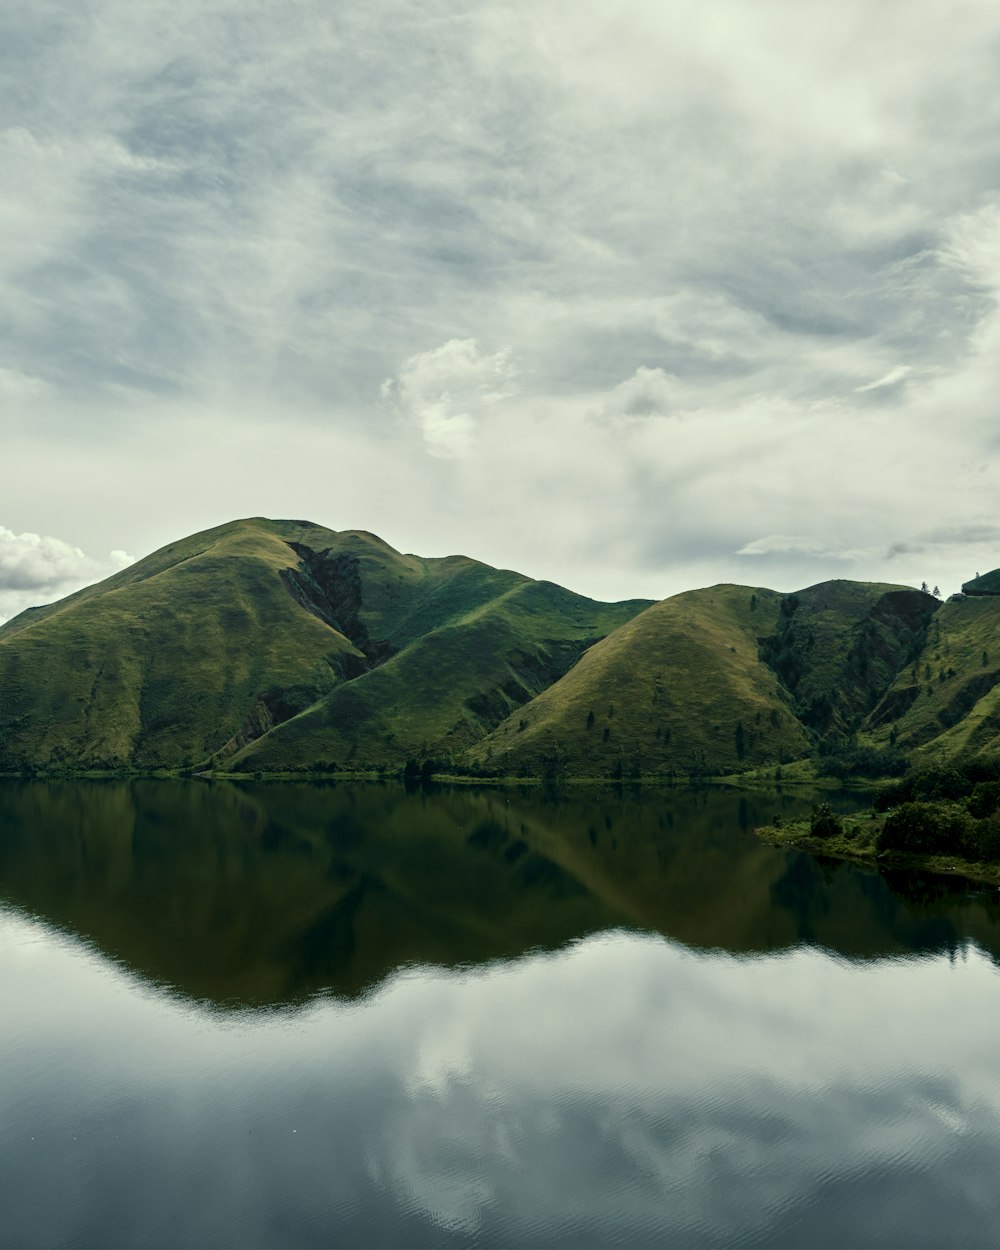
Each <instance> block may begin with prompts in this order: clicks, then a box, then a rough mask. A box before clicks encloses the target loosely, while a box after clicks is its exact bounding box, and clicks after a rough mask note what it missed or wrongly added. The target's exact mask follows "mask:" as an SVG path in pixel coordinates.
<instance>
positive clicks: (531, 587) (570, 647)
mask: <svg viewBox="0 0 1000 1250" xmlns="http://www.w3.org/2000/svg"><path fill="white" fill-rule="evenodd" d="M645 606H646V603H645V601H642V600H637V601H630V602H626V603H619V604H603V603H596V602H594V601H593V600H591V599H585V598H583V597H582V596H580V595H574V594H573V593H571V592H570V591H568V590H564V589H563V588H562V587H560V586H555V585H553V584H552V583H551V582H530V581H526V580H524V581H521V582H520V583H519V584H517V585H515V586H512V587H511V588H510V589H509V590H507V591H505V592H504V593H503V594H501V595H499V596H497V597H496V598H495V599H492V600H490V601H489V602H487V603H485V604H483V605H481V606H477V607H475V608H473V609H472V610H471V611H468V612H465V613H464V614H458V613H456V614H455V615H453V616H452V617H451V619H445V620H443V621H442V623H441V624H439V625H437V626H436V627H435V628H433V629H430V630H428V632H427V633H426V634H424V635H423V636H421V637H418V638H415V639H413V641H411V642H410V643H409V644H408V645H407V646H405V647H404V648H403V649H402V650H400V651H399V652H398V653H397V654H394V655H392V656H391V657H390V658H389V659H387V660H386V662H385V663H383V664H381V665H380V666H379V667H377V668H374V669H372V670H371V671H370V672H368V673H365V674H363V675H362V676H360V677H358V678H357V679H356V680H355V681H352V682H350V683H349V684H346V685H344V686H341V687H338V688H337V689H335V690H332V691H331V692H330V693H329V694H328V695H326V696H325V697H324V698H323V699H321V700H320V701H319V702H317V703H316V704H315V705H314V706H313V707H311V708H309V709H307V710H306V711H305V712H303V713H302V715H300V716H297V717H295V718H294V719H292V720H289V721H287V722H286V723H284V724H282V725H279V726H276V727H275V729H273V730H272V731H271V732H270V733H268V734H267V735H265V736H263V737H261V738H259V739H258V740H256V741H255V742H253V743H250V744H249V745H248V746H246V747H245V748H244V749H243V750H242V751H240V752H239V753H238V754H237V755H236V756H235V757H234V758H233V760H232V761H230V763H229V766H230V767H233V768H237V769H263V770H272V771H274V770H279V771H280V770H283V769H289V768H296V767H299V766H300V765H301V764H302V763H303V762H313V763H319V764H320V765H323V766H326V767H334V766H337V765H343V766H347V767H357V766H359V765H372V764H392V763H400V762H405V761H406V760H407V759H410V758H417V759H421V760H423V759H426V758H428V757H434V758H441V757H446V758H447V757H452V756H454V755H455V754H456V753H457V752H459V751H461V750H462V749H463V748H465V747H468V746H470V745H471V744H473V743H475V742H477V741H479V739H481V738H482V737H483V735H484V734H485V733H487V732H488V731H489V730H491V729H492V728H493V727H494V726H496V725H497V724H498V723H499V722H500V721H501V720H503V719H504V718H505V717H506V716H507V715H508V714H510V713H511V712H512V711H514V710H515V709H517V708H520V707H521V706H522V705H524V704H526V703H528V702H529V701H530V700H531V699H533V698H534V697H535V696H536V695H538V694H539V693H540V692H541V691H543V690H545V689H546V688H547V687H548V686H550V685H551V684H552V682H553V681H556V680H557V679H558V678H559V677H561V676H562V675H563V674H564V673H565V672H566V671H567V669H569V668H570V666H571V665H572V664H573V663H574V662H575V661H576V660H577V658H578V657H579V656H580V655H581V654H582V653H583V652H584V651H585V650H586V648H587V647H589V646H590V645H591V644H593V643H595V642H598V641H599V640H600V639H601V638H603V637H604V636H605V635H607V634H609V633H611V632H612V631H614V630H615V629H617V628H618V627H619V626H620V625H622V624H623V623H624V622H626V621H627V620H629V619H630V618H631V617H633V616H634V615H635V613H636V612H637V611H638V610H640V609H641V608H643V607H645ZM421 615H422V617H423V619H425V620H431V619H434V616H433V615H432V614H431V613H430V611H429V609H428V610H427V611H425V612H423V613H422V614H421ZM407 630H408V631H411V630H412V621H410V622H408V623H407ZM392 637H393V639H395V638H397V637H402V635H393V636H392Z"/></svg>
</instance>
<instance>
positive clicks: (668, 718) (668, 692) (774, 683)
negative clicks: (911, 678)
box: [473, 581, 938, 776]
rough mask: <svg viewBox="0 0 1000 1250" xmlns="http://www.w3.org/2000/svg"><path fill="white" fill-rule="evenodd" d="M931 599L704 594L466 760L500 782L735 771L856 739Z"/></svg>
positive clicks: (608, 648) (822, 591)
mask: <svg viewBox="0 0 1000 1250" xmlns="http://www.w3.org/2000/svg"><path fill="white" fill-rule="evenodd" d="M937 607H938V603H937V600H935V599H934V598H932V596H930V595H924V594H922V593H921V592H919V591H915V590H908V589H907V588H905V587H899V586H887V585H880V584H870V583H859V582H845V581H835V582H825V583H823V584H821V585H819V586H813V587H810V588H809V589H808V590H803V591H800V592H798V593H797V594H794V595H788V596H784V597H783V596H781V595H779V594H777V593H775V592H774V591H771V590H763V589H757V590H752V589H751V588H749V587H746V586H729V585H722V586H712V587H710V588H709V589H706V590H695V591H688V592H686V593H684V594H680V595H675V596H674V597H673V598H671V599H665V600H663V601H662V602H661V603H657V604H654V605H653V606H652V607H650V608H647V609H646V611H645V612H643V613H642V614H641V615H639V616H637V617H636V618H635V619H634V620H633V621H631V622H630V623H629V624H628V625H625V626H623V627H622V628H621V629H620V630H618V631H617V633H615V634H613V635H612V636H611V637H609V638H607V639H605V640H604V642H602V643H599V644H598V645H596V646H594V647H593V648H592V649H591V650H590V651H589V652H588V653H587V655H586V656H585V657H584V658H583V659H582V660H581V661H580V663H579V664H577V665H576V667H575V668H574V669H573V670H572V671H571V672H570V673H568V674H567V676H566V677H564V678H563V679H562V680H561V681H559V682H557V683H556V684H555V685H554V686H552V687H551V688H550V689H549V690H547V691H546V692H545V693H544V694H542V695H540V696H539V697H538V698H537V699H536V700H535V701H534V702H533V703H532V704H531V705H530V707H528V708H525V709H524V710H523V711H521V712H520V713H516V714H515V715H514V716H512V717H509V718H508V719H507V720H506V721H504V723H503V724H501V725H500V726H498V727H497V729H496V730H494V732H493V733H491V734H490V735H488V736H487V737H486V738H485V739H484V741H483V742H482V743H480V744H479V746H478V747H477V748H475V751H474V752H473V755H474V757H475V758H476V759H477V760H478V761H480V762H482V763H486V762H492V763H499V765H500V767H501V768H502V769H503V770H504V771H513V772H545V771H546V770H547V769H552V768H554V769H555V770H556V771H565V772H568V773H574V774H576V773H583V774H592V773H598V774H603V775H608V774H609V773H610V774H611V775H613V776H615V775H617V776H630V775H631V776H638V775H641V774H642V773H645V772H650V771H652V772H664V771H675V772H691V771H694V772H706V771H710V772H740V771H744V770H746V769H749V768H754V767H759V766H761V765H767V764H775V763H785V762H788V761H791V760H795V759H800V758H802V757H804V756H806V755H809V754H810V753H811V752H812V750H813V749H814V747H815V746H816V745H817V743H818V742H820V741H822V740H823V739H824V738H825V737H828V736H829V735H831V734H833V735H835V736H837V737H843V736H845V735H849V734H851V733H853V732H854V731H855V730H856V729H857V728H858V727H859V725H860V724H861V723H862V721H863V719H864V717H865V716H866V715H867V714H868V713H869V712H870V711H871V709H872V708H874V707H875V706H876V704H877V703H878V702H879V700H880V699H881V697H882V695H883V694H884V693H885V690H886V688H887V686H888V685H889V683H891V681H892V680H893V678H894V677H895V675H896V673H897V671H898V669H899V667H900V665H901V664H902V663H904V662H905V661H906V660H907V659H908V658H910V656H911V655H912V654H913V653H914V649H915V648H916V647H918V646H919V644H920V641H921V639H922V636H923V632H924V630H925V628H926V623H927V620H928V619H929V617H930V615H931V614H932V613H933V612H934V611H935V610H936V609H937Z"/></svg>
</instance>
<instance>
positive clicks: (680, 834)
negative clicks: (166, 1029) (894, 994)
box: [0, 781, 1000, 1006]
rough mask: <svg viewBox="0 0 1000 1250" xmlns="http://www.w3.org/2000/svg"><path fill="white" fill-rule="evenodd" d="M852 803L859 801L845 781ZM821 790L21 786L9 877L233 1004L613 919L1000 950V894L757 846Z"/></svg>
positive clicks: (878, 949)
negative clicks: (758, 830) (765, 830)
mask: <svg viewBox="0 0 1000 1250" xmlns="http://www.w3.org/2000/svg"><path fill="white" fill-rule="evenodd" d="M842 801H843V802H844V803H849V802H850V801H851V800H850V799H849V798H846V797H845V798H844V799H843V800H842ZM809 802H810V797H809V796H802V795H791V794H788V793H785V794H780V793H774V794H766V793H759V792H758V793H744V794H740V793H737V792H733V791H719V790H670V791H647V790H644V791H638V790H636V791H632V792H629V791H626V792H625V793H618V794H615V793H612V792H609V791H590V790H588V791H570V792H568V793H565V794H562V795H559V794H552V793H544V792H540V791H536V790H530V789H529V790H522V791H514V792H511V791H496V790H482V791H473V790H469V789H464V788H455V789H452V790H443V791H435V792H428V791H426V790H419V789H417V790H414V791H411V792H407V791H406V790H404V789H403V788H402V787H400V786H392V785H375V784H371V785H357V784H350V785H346V784H345V785H266V784H254V785H248V786H240V787H237V786H235V785H230V784H227V783H215V784H208V783H203V782H155V781H139V782H134V783H109V782H95V783H79V782H66V783H41V782H32V783H10V784H7V785H4V786H2V787H0V897H2V898H4V899H6V900H7V901H8V902H10V903H14V904H16V905H17V906H19V907H21V908H23V909H25V910H26V911H28V912H30V913H31V914H34V915H38V916H42V917H44V918H46V919H47V920H48V921H50V922H51V923H53V924H55V925H57V926H59V927H61V928H63V929H66V930H69V931H72V932H75V933H79V934H81V935H84V936H86V937H87V938H88V939H89V940H91V941H92V942H94V943H96V944H97V946H99V947H100V948H101V949H102V950H104V951H106V952H108V953H109V954H111V955H112V956H114V957H115V958H117V959H120V960H123V961H124V962H126V963H127V964H129V965H130V966H131V967H133V968H135V969H137V970H139V971H140V972H141V973H142V974H143V975H144V976H146V977H148V978H151V979H152V980H154V981H156V982H157V983H159V984H162V985H168V986H171V987H173V988H174V989H176V990H177V991H178V992H179V993H181V994H183V995H186V996H188V997H191V998H195V999H198V1000H208V1001H211V1002H214V1003H217V1004H221V1005H227V1006H238V1005H240V1004H272V1005H277V1004H282V1003H291V1002H302V1001H304V1000H306V999H308V998H311V997H313V996H314V995H316V994H318V993H323V992H330V993H334V994H336V995H339V996H352V995H356V994H358V993H360V992H362V991H364V990H366V989H368V988H370V987H372V986H374V985H376V984H378V982H379V981H380V980H382V979H383V978H384V977H385V976H386V975H388V974H390V973H392V972H393V970H395V969H396V968H399V967H401V966H406V965H408V964H436V965H441V966H445V967H453V966H456V965H466V964H480V963H484V962H488V961H490V960H495V959H499V958H511V957H516V956H518V955H521V954H523V953H524V952H526V951H530V950H534V949H539V948H540V949H556V948H558V947H560V946H562V945H564V944H565V943H566V942H568V941H571V940H573V939H576V938H579V937H581V936H584V935H586V934H589V933H594V932H598V931H602V930H606V929H611V928H629V929H643V930H653V931H656V932H659V933H661V934H664V935H666V936H668V937H670V938H673V939H676V940H678V941H680V942H682V943H684V944H685V945H688V946H691V947H698V948H713V949H722V950H726V951H730V952H734V953H750V952H765V951H774V950H782V949H788V948H794V947H796V946H798V945H801V944H809V945H818V946H823V947H826V948H828V949H830V950H833V951H836V952H838V953H839V954H842V955H844V956H847V957H851V958H874V957H879V956H885V955H891V954H900V953H905V952H933V951H951V952H954V951H956V950H958V949H960V948H961V947H962V945H963V943H964V942H966V941H967V940H968V939H969V938H973V939H975V940H976V941H977V942H978V943H979V944H980V945H981V946H982V947H983V948H984V949H985V950H987V951H989V952H991V953H994V954H995V953H996V952H998V951H1000V905H998V902H997V898H996V895H995V892H987V891H978V892H976V891H970V890H969V889H968V888H967V887H966V886H965V885H963V884H962V883H960V882H959V883H954V882H949V881H947V880H946V879H939V880H938V881H933V880H931V881H927V880H917V879H915V878H912V877H897V878H893V879H883V878H882V877H880V876H878V875H877V874H874V873H872V872H868V871H864V870H861V869H858V868H856V867H852V866H847V865H839V864H833V863H823V862H821V861H817V860H815V859H813V858H811V857H809V856H805V855H801V854H798V853H795V852H788V851H784V850H780V849H777V848H773V847H768V846H765V845H762V844H761V843H760V842H758V840H757V839H756V838H755V837H754V836H753V834H752V827H753V826H754V825H756V824H759V823H763V822H764V821H765V820H767V819H769V818H770V817H771V816H772V815H773V814H774V812H775V811H783V812H784V813H785V814H786V815H794V814H796V812H797V811H800V810H803V809H806V808H808V805H809Z"/></svg>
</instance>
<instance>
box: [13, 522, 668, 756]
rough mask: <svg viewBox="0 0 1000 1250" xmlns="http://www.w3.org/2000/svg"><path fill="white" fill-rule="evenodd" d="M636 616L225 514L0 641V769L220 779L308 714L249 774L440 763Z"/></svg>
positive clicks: (352, 540) (564, 594)
mask: <svg viewBox="0 0 1000 1250" xmlns="http://www.w3.org/2000/svg"><path fill="white" fill-rule="evenodd" d="M645 606H646V603H645V601H636V602H634V603H632V604H618V605H606V604H596V603H593V602H592V601H591V600H588V599H584V598H582V597H580V596H577V595H572V594H571V593H570V592H568V591H563V590H561V589H560V588H558V587H555V586H551V585H550V584H548V583H536V582H532V581H531V580H530V579H529V578H526V577H524V576H522V575H521V574H518V573H514V572H510V571H508V570H500V569H493V568H490V567H489V566H488V565H484V564H481V563H479V562H477V561H475V560H470V559H468V558H466V557H463V556H453V557H447V558H444V559H436V560H425V559H421V558H420V557H417V556H409V555H402V554H401V553H400V552H397V551H395V550H394V549H393V548H392V547H390V546H389V545H388V544H386V543H384V542H382V541H381V539H378V538H376V537H375V536H374V535H372V534H367V533H363V532H358V531H347V532H344V533H336V532H334V531H332V530H325V529H323V528H322V527H318V526H315V525H312V524H310V523H308V522H304V521H301V522H300V521H269V520H265V519H263V518H254V519H250V520H245V521H236V522H232V523H231V524H228V525H223V526H220V527H218V528H217V529H213V530H209V531H206V532H205V533H203V534H197V535H194V536H193V537H191V538H188V539H185V540H184V541H183V542H179V543H175V544H172V545H171V546H169V547H165V548H164V549H162V550H161V551H158V552H155V553H154V554H153V555H151V556H149V557H148V558H147V559H145V560H142V561H140V562H139V563H137V564H135V565H133V566H131V567H130V568H128V569H126V570H125V571H124V572H122V573H119V574H117V575H116V576H114V577H112V578H109V579H108V580H107V581H104V582H101V583H100V584H98V585H96V586H91V587H88V588H87V589H85V590H83V591H80V592H79V593H78V594H76V595H72V596H70V597H69V598H67V599H64V600H62V601H61V602H59V603H57V604H53V605H51V606H48V607H45V608H37V609H30V610H29V611H28V612H25V613H22V614H21V615H20V616H19V617H16V618H15V619H14V620H12V621H10V622H8V623H7V625H5V626H4V627H3V628H2V629H0V766H2V767H4V768H6V769H8V770H11V769H13V770H17V769H19V768H22V767H24V766H31V767H41V768H53V767H56V768H59V767H62V768H72V769H87V768H91V769H112V770H115V769H123V768H139V769H146V770H148V769H151V768H157V767H163V768H179V767H191V766H197V765H204V764H205V763H207V762H208V761H214V762H217V763H221V762H223V761H226V760H230V759H234V760H235V763H236V766H239V763H240V761H241V760H242V759H244V758H246V757H247V747H248V744H251V743H256V742H257V741H258V740H259V739H263V738H268V737H269V736H270V734H271V733H272V732H273V730H274V728H275V726H281V725H282V724H283V723H284V722H286V721H288V720H289V719H290V718H293V717H296V716H297V715H298V714H299V713H303V712H306V711H307V709H311V708H313V707H314V705H315V707H316V711H315V712H314V713H313V714H312V715H310V716H306V717H305V718H304V719H303V720H302V722H301V724H297V727H296V728H295V729H294V731H293V732H292V733H291V734H290V735H289V736H288V737H287V738H286V737H284V736H281V737H278V738H276V746H275V747H274V748H273V749H272V750H270V751H267V752H263V753H262V759H263V760H264V761H266V763H265V764H261V763H260V762H259V761H258V760H256V759H255V760H254V763H253V766H254V767H261V766H267V767H275V766H282V767H283V766H287V765H289V764H293V763H294V765H295V766H300V765H302V764H305V765H309V764H311V763H315V762H316V761H324V760H330V759H331V758H332V759H333V760H335V762H337V763H344V762H348V763H350V762H358V763H361V762H364V763H378V762H383V761H392V762H397V761H399V757H400V754H401V753H402V752H409V751H411V750H413V749H416V748H417V747H419V748H421V749H425V750H426V751H427V752H440V751H441V750H444V749H448V747H449V746H450V744H451V743H452V742H456V743H461V744H463V745H464V744H465V743H466V742H468V741H472V740H473V739H474V738H475V737H476V736H478V734H481V733H482V732H483V730H482V726H483V725H489V726H492V725H493V724H495V723H496V722H497V721H498V720H500V719H501V718H502V716H504V715H506V713H507V711H508V710H509V709H510V707H512V706H515V705H516V703H518V702H524V701H525V700H527V699H529V698H531V697H532V695H533V694H535V693H537V691H538V690H540V689H542V688H543V687H544V685H546V684H548V683H549V682H551V681H552V680H554V679H555V678H556V677H557V676H559V675H560V674H561V673H562V672H564V671H565V670H566V668H567V667H568V666H569V665H570V664H571V663H572V662H573V660H574V659H575V658H576V657H577V656H578V655H579V654H580V652H581V651H582V650H583V649H584V648H585V647H586V646H587V645H589V644H590V643H591V642H594V641H596V640H597V639H598V638H600V637H602V636H603V635H604V634H606V633H607V632H609V631H610V630H612V629H614V628H616V627H617V626H618V625H620V624H621V623H623V622H624V621H626V620H628V619H629V617H630V616H632V615H634V614H635V613H636V612H637V611H639V610H640V609H641V608H643V607H645ZM411 653H412V654H411ZM383 668H384V670H385V673H386V676H378V678H377V680H376V682H375V683H374V684H373V685H372V686H371V689H372V690H373V691H374V694H373V695H369V694H368V693H367V691H368V690H369V688H370V687H369V685H365V684H364V682H363V681H362V680H361V679H364V678H368V677H375V676H376V674H381V673H382V671H383ZM338 689H344V690H345V691H346V690H348V689H349V690H350V695H349V697H347V698H346V699H345V700H343V701H341V702H339V703H336V704H335V705H328V704H326V703H324V702H323V699H324V696H326V695H328V694H330V693H331V692H333V691H336V690H338ZM331 707H332V712H331V711H330V708H331ZM331 716H332V718H333V719H332V721H331ZM331 725H332V728H333V730H335V733H333V734H332V735H331V734H328V733H327V729H328V728H330V727H331ZM312 726H318V727H319V732H318V734H317V733H313V732H311V730H310V727H312ZM387 726H389V727H388V728H387ZM390 734H391V735H393V736H391V737H389V736H387V735H390ZM418 739H419V741H418ZM289 743H290V744H291V745H290V746H289V745H288V744H289ZM403 762H405V755H403Z"/></svg>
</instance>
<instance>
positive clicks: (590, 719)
mask: <svg viewBox="0 0 1000 1250" xmlns="http://www.w3.org/2000/svg"><path fill="white" fill-rule="evenodd" d="M587 728H588V729H593V728H594V713H593V712H592V711H591V712H588V713H587Z"/></svg>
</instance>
